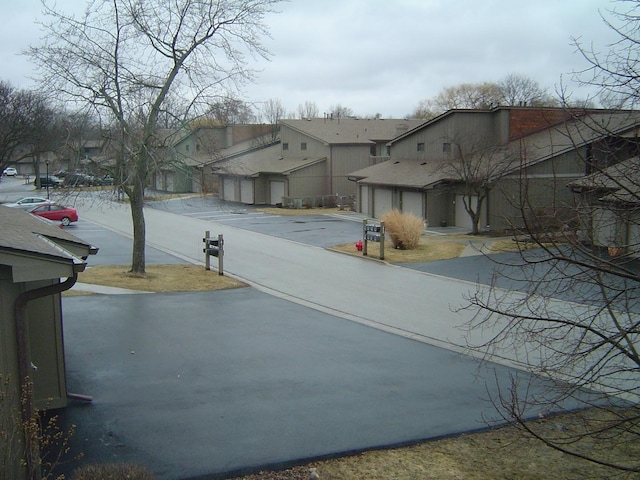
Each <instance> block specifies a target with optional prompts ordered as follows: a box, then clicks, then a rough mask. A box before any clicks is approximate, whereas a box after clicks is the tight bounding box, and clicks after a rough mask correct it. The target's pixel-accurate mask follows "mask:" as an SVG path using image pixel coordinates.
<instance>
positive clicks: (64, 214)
mask: <svg viewBox="0 0 640 480" xmlns="http://www.w3.org/2000/svg"><path fill="white" fill-rule="evenodd" d="M30 212H31V213H33V214H34V215H38V216H39V217H44V218H46V219H48V220H54V221H59V222H61V223H62V225H64V226H65V227H66V226H67V225H69V224H70V223H71V222H77V221H78V212H77V211H76V209H75V208H71V207H65V206H64V205H60V204H59V203H48V204H45V205H40V206H39V207H36V208H34V209H33V210H30Z"/></svg>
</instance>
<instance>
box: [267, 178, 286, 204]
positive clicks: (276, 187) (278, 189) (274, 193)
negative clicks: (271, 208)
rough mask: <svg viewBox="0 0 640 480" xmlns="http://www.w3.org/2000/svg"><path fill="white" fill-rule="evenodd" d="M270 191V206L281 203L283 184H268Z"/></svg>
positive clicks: (272, 182) (273, 182)
mask: <svg viewBox="0 0 640 480" xmlns="http://www.w3.org/2000/svg"><path fill="white" fill-rule="evenodd" d="M269 186H270V189H271V205H276V204H278V203H282V197H284V182H276V181H271V182H269Z"/></svg>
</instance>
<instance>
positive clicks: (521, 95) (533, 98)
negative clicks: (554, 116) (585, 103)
mask: <svg viewBox="0 0 640 480" xmlns="http://www.w3.org/2000/svg"><path fill="white" fill-rule="evenodd" d="M498 87H500V105H511V106H518V105H522V106H532V107H540V106H544V107H550V106H559V101H558V100H556V99H554V98H552V97H551V95H549V93H548V92H547V91H546V90H545V89H543V88H541V87H540V85H539V84H538V82H536V81H535V80H533V79H532V78H529V77H525V76H523V75H518V74H515V73H511V74H509V75H507V76H506V77H504V78H503V79H502V80H500V81H499V82H498Z"/></svg>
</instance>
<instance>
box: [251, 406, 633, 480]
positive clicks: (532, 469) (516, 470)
mask: <svg viewBox="0 0 640 480" xmlns="http://www.w3.org/2000/svg"><path fill="white" fill-rule="evenodd" d="M533 424H534V425H535V428H536V430H538V431H542V432H545V433H546V434H548V435H551V436H553V435H556V434H557V432H558V431H562V430H563V429H571V430H572V431H573V430H575V431H581V429H582V428H583V423H582V421H581V420H580V416H578V415H571V414H569V415H566V416H562V417H552V418H549V419H545V420H541V421H535V422H533ZM624 440H626V441H624ZM624 440H623V438H614V439H610V440H609V441H608V445H602V442H601V443H600V445H599V446H600V447H603V446H605V447H609V448H608V450H609V451H610V452H611V456H610V460H611V461H614V462H615V461H618V462H624V463H628V462H629V460H630V459H634V458H637V456H638V455H639V454H640V444H639V442H638V439H637V437H635V436H634V435H632V434H629V435H628V437H626V438H625V439H624ZM603 442H604V443H607V441H606V440H603ZM584 443H585V445H583V447H584V450H585V451H589V449H591V448H594V447H596V445H595V444H594V443H593V442H591V441H590V440H586V441H585V442H584ZM631 463H633V461H632V462H631ZM309 468H315V469H316V472H317V473H318V475H319V476H320V478H321V479H322V480H344V479H349V480H387V479H395V480H416V479H420V480H442V479H444V480H447V479H451V480H454V479H456V480H458V479H465V480H495V479H518V480H542V479H551V478H553V479H575V480H582V479H585V478H590V479H595V478H599V479H603V478H607V479H613V478H616V479H638V478H640V475H639V474H637V473H628V472H627V473H622V472H616V471H614V470H611V469H608V468H606V467H602V466H598V465H595V464H593V463H591V462H587V461H584V460H581V459H579V458H575V457H570V456H568V455H563V454H562V453H560V452H558V451H557V450H554V449H552V448H550V447H547V446H546V445H544V444H543V443H542V442H540V441H538V440H535V439H534V438H532V437H531V436H528V435H526V434H524V433H523V432H521V431H520V430H518V429H517V428H515V427H513V426H507V427H503V428H499V429H495V430H490V431H486V432H479V433H471V434H464V435H459V436H456V437H450V438H445V439H440V440H434V441H428V442H424V443H420V444H417V445H414V446H409V447H405V448H394V449H386V450H375V451H369V452H364V453H361V454H357V455H352V456H345V457H343V458H337V459H333V460H325V461H317V462H312V463H309V464H307V465H302V466H299V467H295V468H290V469H288V470H283V471H278V472H276V471H272V472H266V471H265V472H261V473H259V474H255V475H249V476H244V477H239V478H241V479H242V480H306V479H308V478H309Z"/></svg>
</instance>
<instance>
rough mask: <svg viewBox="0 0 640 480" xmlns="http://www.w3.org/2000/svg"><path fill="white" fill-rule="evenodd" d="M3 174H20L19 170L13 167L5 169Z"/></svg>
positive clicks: (10, 175) (13, 175) (12, 175)
mask: <svg viewBox="0 0 640 480" xmlns="http://www.w3.org/2000/svg"><path fill="white" fill-rule="evenodd" d="M2 174H3V175H6V176H7V177H15V176H16V175H18V171H17V170H16V169H15V168H13V167H8V168H5V169H4V172H2Z"/></svg>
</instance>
